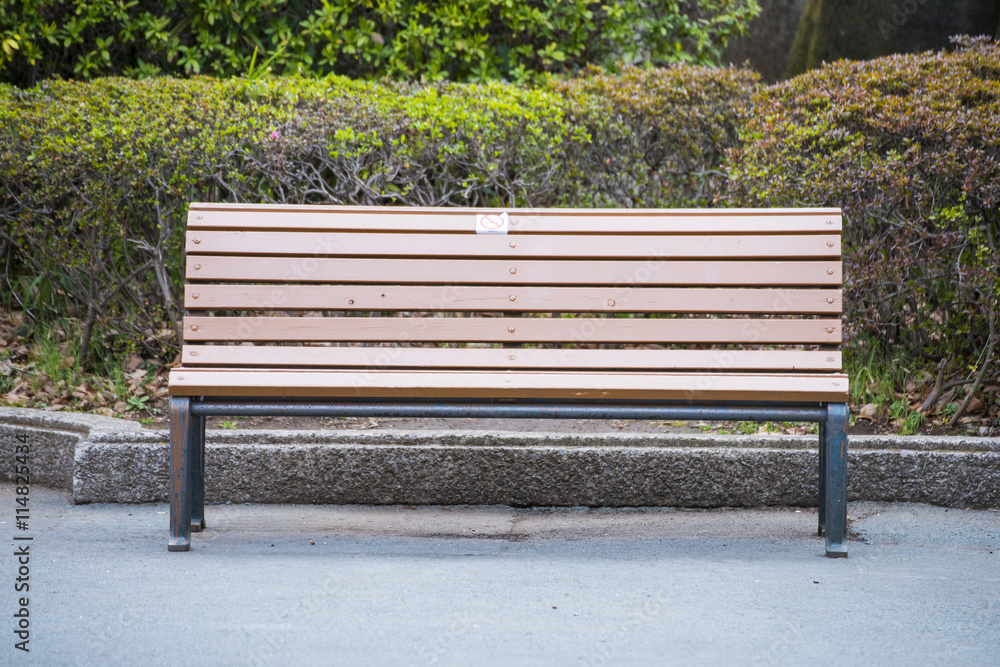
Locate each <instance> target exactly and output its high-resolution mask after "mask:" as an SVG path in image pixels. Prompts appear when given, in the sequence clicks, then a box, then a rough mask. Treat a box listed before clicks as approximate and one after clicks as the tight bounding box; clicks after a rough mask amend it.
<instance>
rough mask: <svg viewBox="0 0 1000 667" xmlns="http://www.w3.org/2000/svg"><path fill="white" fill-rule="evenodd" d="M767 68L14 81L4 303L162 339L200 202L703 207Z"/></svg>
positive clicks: (0, 211) (5, 135) (0, 224)
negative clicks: (557, 76) (504, 78)
mask: <svg viewBox="0 0 1000 667" xmlns="http://www.w3.org/2000/svg"><path fill="white" fill-rule="evenodd" d="M755 80H756V79H755V76H754V75H753V74H751V73H749V72H747V71H745V70H713V69H708V68H687V67H673V68H668V69H666V70H638V69H635V68H629V67H626V68H625V71H624V73H623V76H622V77H621V79H617V78H616V77H612V76H610V75H608V74H607V73H606V72H605V71H603V70H591V71H589V72H588V73H587V75H586V76H584V77H582V78H580V79H578V80H574V81H572V82H568V83H563V84H552V85H551V86H543V87H537V88H531V87H527V88H526V87H517V86H513V85H509V84H503V83H498V82H492V83H485V84H446V83H438V84H433V85H427V86H421V85H417V84H405V83H388V82H383V83H376V82H363V81H351V80H348V79H344V78H341V77H327V78H324V79H303V78H296V77H290V78H272V77H262V78H256V79H229V80H222V81H219V80H213V79H208V78H203V77H196V78H193V79H190V80H178V79H166V78H154V79H146V80H141V81H131V80H128V79H120V78H118V79H97V80H95V81H94V82H92V83H72V82H61V81H51V82H46V83H43V84H41V85H39V86H36V87H34V88H32V89H30V90H19V89H17V88H14V87H12V86H3V85H0V255H5V254H8V253H12V258H13V262H12V263H11V264H10V266H11V267H12V269H11V271H10V273H11V275H10V276H8V277H9V279H10V280H11V290H10V291H9V292H8V299H13V300H17V301H20V302H23V303H24V305H25V306H26V307H27V311H28V313H29V318H30V317H34V318H35V319H36V320H38V321H46V320H51V319H53V318H57V317H61V316H65V315H67V314H68V315H69V316H71V317H75V318H78V319H79V323H80V324H79V326H80V330H81V333H82V337H83V344H82V347H81V349H82V353H83V354H87V353H88V352H90V351H92V350H94V349H109V348H114V347H115V345H116V344H119V343H120V344H126V342H127V341H140V342H142V343H143V344H145V345H146V346H147V347H149V348H151V349H152V350H154V351H158V352H166V351H168V350H169V349H170V348H169V345H170V343H171V338H172V337H173V339H174V340H176V339H177V338H178V337H179V336H178V324H179V319H180V312H179V305H178V295H179V293H180V291H179V288H180V285H181V282H182V278H183V275H182V263H181V246H182V243H181V234H182V231H183V227H184V221H185V219H186V208H187V204H188V202H190V201H271V202H282V203H346V204H383V205H421V206H431V205H438V206H440V205H473V206H491V205H493V206H495V205H503V206H514V205H518V206H567V205H569V206H576V205H579V206H589V205H597V204H600V205H607V206H661V205H662V206H665V205H684V204H687V205H696V204H698V203H699V202H702V201H704V199H705V197H706V188H707V187H709V186H708V185H706V183H707V182H708V181H707V180H706V179H707V178H710V177H709V176H706V174H715V173H719V172H720V169H721V166H722V165H721V161H722V159H723V157H724V156H723V153H722V146H723V145H724V143H725V141H726V140H727V137H730V138H731V137H732V135H733V134H734V133H735V128H736V122H737V107H738V104H739V103H741V101H745V100H748V99H749V98H750V96H751V94H752V91H753V88H754V86H755ZM5 247H6V252H5ZM16 305H17V304H16V303H10V304H9V306H16ZM116 341H117V343H116ZM98 342H101V343H103V344H102V345H100V346H98V345H97V343H98ZM165 345H166V346H167V347H164V346H165Z"/></svg>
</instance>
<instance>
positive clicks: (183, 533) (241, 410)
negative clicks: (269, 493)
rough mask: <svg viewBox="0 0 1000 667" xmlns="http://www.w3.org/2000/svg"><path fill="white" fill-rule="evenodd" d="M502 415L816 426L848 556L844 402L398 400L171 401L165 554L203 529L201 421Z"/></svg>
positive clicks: (841, 545)
mask: <svg viewBox="0 0 1000 667" xmlns="http://www.w3.org/2000/svg"><path fill="white" fill-rule="evenodd" d="M213 415H231V416H264V415H267V416H337V417H504V418H517V419H656V420H674V419H684V420H692V419H705V420H715V421H794V422H815V423H818V424H819V434H820V435H819V441H820V442H819V445H820V446H819V534H820V535H823V534H824V533H825V534H826V555H827V556H828V557H830V558H846V557H847V423H848V417H849V413H848V407H847V404H846V403H825V404H820V403H811V404H795V403H768V404H757V403H729V402H717V403H712V404H707V405H703V404H689V403H670V402H645V403H635V402H600V403H598V402H575V403H571V404H566V403H559V402H556V401H531V402H527V401H526V402H519V401H506V402H476V401H461V400H455V401H448V402H445V403H442V402H430V401H416V400H413V401H405V400H384V401H382V400H370V399H369V400H365V401H360V400H346V399H345V400H340V401H336V402H333V401H318V400H282V401H274V400H266V401H265V400H261V401H254V400H246V399H240V398H192V397H186V396H174V397H171V399H170V451H171V464H172V465H171V475H170V541H169V542H168V545H167V548H168V550H170V551H187V550H189V549H190V547H191V532H192V531H193V532H198V531H200V530H202V529H203V528H204V527H205V485H204V481H205V417H207V416H213Z"/></svg>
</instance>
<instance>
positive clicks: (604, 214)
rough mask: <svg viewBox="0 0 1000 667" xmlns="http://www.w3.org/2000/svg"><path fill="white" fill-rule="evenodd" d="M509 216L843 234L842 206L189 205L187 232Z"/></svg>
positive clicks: (672, 228)
mask: <svg viewBox="0 0 1000 667" xmlns="http://www.w3.org/2000/svg"><path fill="white" fill-rule="evenodd" d="M502 211H506V212H507V213H508V215H509V219H510V231H511V234H525V233H529V234H667V233H671V234H675V233H680V234H706V233H713V234H714V233H720V234H725V233H735V234H747V233H761V234H767V233H771V234H781V233H789V232H802V233H838V232H840V231H841V213H840V209H482V210H477V209H467V208H430V207H428V208H415V207H399V208H392V207H365V206H288V205H254V204H197V203H195V204H191V206H190V211H189V214H188V229H240V230H251V229H258V230H265V229H274V230H290V229H301V230H310V229H311V230H324V231H412V230H418V229H419V230H420V231H427V232H469V231H473V230H474V229H475V220H476V217H475V216H476V215H477V213H487V212H489V213H499V212H502Z"/></svg>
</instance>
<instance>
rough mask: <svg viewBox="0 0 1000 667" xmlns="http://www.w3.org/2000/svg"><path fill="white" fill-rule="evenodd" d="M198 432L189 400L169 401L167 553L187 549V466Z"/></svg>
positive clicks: (189, 490)
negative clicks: (168, 522) (168, 521)
mask: <svg viewBox="0 0 1000 667" xmlns="http://www.w3.org/2000/svg"><path fill="white" fill-rule="evenodd" d="M198 436H199V428H198V425H197V423H196V422H195V420H194V415H192V414H191V399H190V398H188V397H177V396H175V397H172V398H171V399H170V541H169V542H167V551H187V550H189V549H190V548H191V505H192V490H193V489H192V487H193V486H194V485H193V483H192V476H191V464H192V462H193V459H194V449H195V446H196V444H197V441H198Z"/></svg>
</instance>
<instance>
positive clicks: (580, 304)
mask: <svg viewBox="0 0 1000 667" xmlns="http://www.w3.org/2000/svg"><path fill="white" fill-rule="evenodd" d="M842 304H843V297H842V295H841V291H840V290H839V289H741V288H711V287H709V288H697V289H688V288H669V287H665V288H655V287H653V288H637V287H604V288H598V287H520V286H514V287H492V286H488V287H471V286H447V287H441V286H433V287H428V286H422V285H421V286H406V285H210V284H202V285H185V286H184V307H185V308H187V309H188V310H213V309H223V310H270V309H279V310H381V311H384V310H409V311H428V310H445V311H447V310H450V311H475V310H478V311H522V312H538V311H547V312H620V313H629V312H649V313H785V314H814V313H815V314H836V313H839V312H841V307H842Z"/></svg>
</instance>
